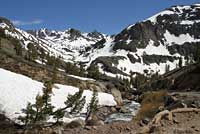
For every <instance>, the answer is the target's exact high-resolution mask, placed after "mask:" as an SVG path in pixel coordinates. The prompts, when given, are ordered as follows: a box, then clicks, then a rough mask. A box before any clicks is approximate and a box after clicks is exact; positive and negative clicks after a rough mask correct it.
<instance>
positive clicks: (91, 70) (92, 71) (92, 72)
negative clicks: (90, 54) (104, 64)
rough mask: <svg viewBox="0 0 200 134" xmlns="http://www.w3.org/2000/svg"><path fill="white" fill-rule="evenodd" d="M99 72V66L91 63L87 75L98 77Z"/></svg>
mask: <svg viewBox="0 0 200 134" xmlns="http://www.w3.org/2000/svg"><path fill="white" fill-rule="evenodd" d="M100 75H101V74H100V72H99V68H98V67H97V66H95V65H91V66H90V67H89V68H88V77H90V78H94V79H99V78H100Z"/></svg>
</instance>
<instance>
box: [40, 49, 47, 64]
mask: <svg viewBox="0 0 200 134" xmlns="http://www.w3.org/2000/svg"><path fill="white" fill-rule="evenodd" d="M45 57H46V54H45V51H44V49H43V48H41V49H40V58H41V61H42V64H43V63H44V59H45Z"/></svg>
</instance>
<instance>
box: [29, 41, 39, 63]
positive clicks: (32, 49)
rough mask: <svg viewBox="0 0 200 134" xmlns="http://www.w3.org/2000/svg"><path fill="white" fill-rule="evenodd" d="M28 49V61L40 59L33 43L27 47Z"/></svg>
mask: <svg viewBox="0 0 200 134" xmlns="http://www.w3.org/2000/svg"><path fill="white" fill-rule="evenodd" d="M27 48H28V53H27V54H28V55H27V58H28V60H30V61H35V60H36V59H37V57H38V52H37V49H36V47H35V46H34V44H33V43H29V44H28V45H27Z"/></svg>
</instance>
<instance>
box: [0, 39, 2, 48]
mask: <svg viewBox="0 0 200 134" xmlns="http://www.w3.org/2000/svg"><path fill="white" fill-rule="evenodd" d="M1 48H2V45H1V37H0V49H1Z"/></svg>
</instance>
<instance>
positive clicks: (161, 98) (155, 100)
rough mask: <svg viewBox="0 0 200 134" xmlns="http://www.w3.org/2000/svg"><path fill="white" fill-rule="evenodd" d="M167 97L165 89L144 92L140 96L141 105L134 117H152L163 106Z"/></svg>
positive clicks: (139, 118)
mask: <svg viewBox="0 0 200 134" xmlns="http://www.w3.org/2000/svg"><path fill="white" fill-rule="evenodd" d="M167 97H168V94H167V91H165V90H160V91H153V92H146V93H144V94H143V95H142V97H141V100H142V101H141V107H140V110H139V111H138V113H137V115H136V119H137V120H141V119H144V118H150V119H152V118H153V117H154V116H155V115H156V113H157V112H159V111H160V109H161V108H162V107H164V105H165V102H166V100H167Z"/></svg>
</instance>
